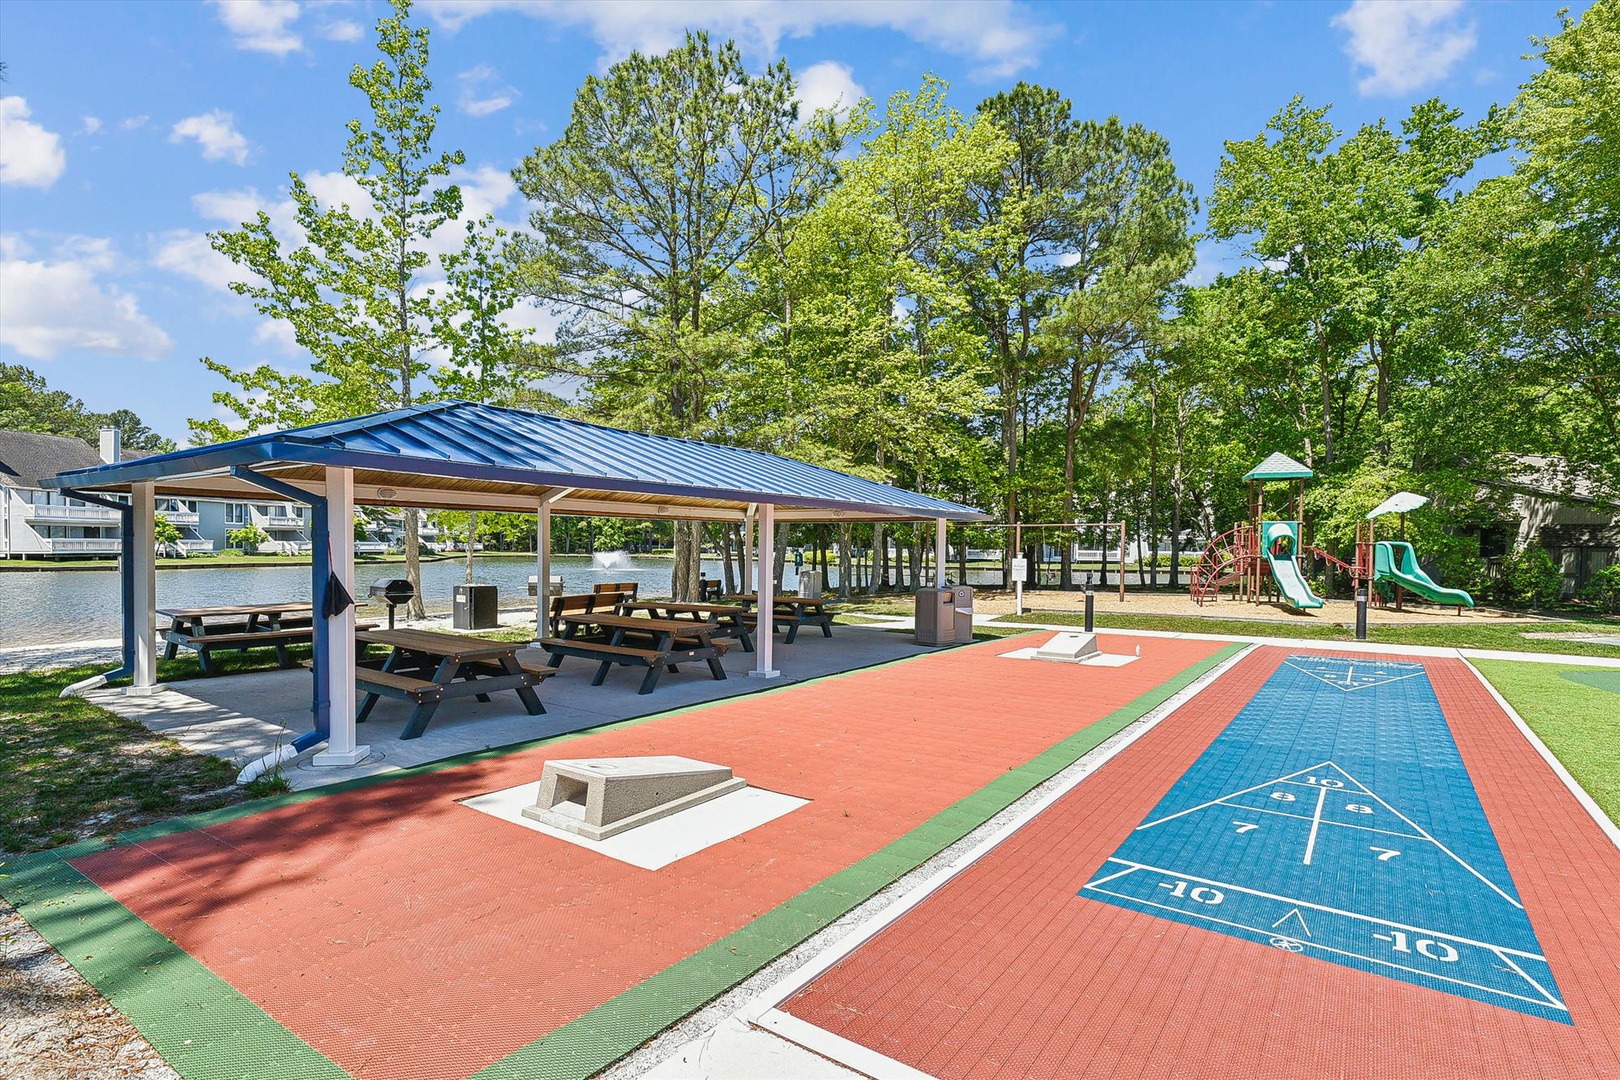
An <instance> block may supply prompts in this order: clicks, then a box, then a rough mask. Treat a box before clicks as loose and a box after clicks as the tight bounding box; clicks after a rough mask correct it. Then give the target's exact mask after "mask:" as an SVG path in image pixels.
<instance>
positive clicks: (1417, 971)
mask: <svg viewBox="0 0 1620 1080" xmlns="http://www.w3.org/2000/svg"><path fill="white" fill-rule="evenodd" d="M1183 876H1185V875H1183ZM1087 888H1090V886H1089V885H1088V886H1087ZM1096 891H1097V892H1100V893H1102V894H1103V895H1104V896H1114V897H1118V898H1119V899H1121V900H1128V901H1130V902H1131V903H1134V904H1146V905H1147V906H1149V907H1156V908H1163V909H1164V910H1165V911H1171V912H1174V913H1176V914H1177V915H1190V916H1192V917H1193V918H1195V919H1203V920H1205V921H1206V922H1212V923H1219V924H1221V925H1222V926H1230V927H1234V928H1235V929H1238V930H1248V931H1249V932H1250V933H1254V934H1260V935H1262V936H1265V937H1272V938H1274V937H1278V936H1279V935H1277V934H1275V933H1272V932H1271V931H1270V930H1263V929H1261V928H1260V927H1257V926H1249V925H1248V924H1247V923H1239V922H1233V921H1231V920H1230V919H1217V918H1216V917H1215V916H1213V915H1206V914H1204V913H1203V912H1201V911H1188V910H1186V909H1184V908H1178V907H1171V906H1170V905H1169V904H1160V903H1155V902H1154V901H1152V900H1141V899H1138V898H1137V897H1134V896H1126V895H1125V894H1123V893H1116V892H1110V891H1109V890H1107V889H1098V890H1096ZM1282 936H1286V935H1282ZM1442 936H1443V935H1442ZM1289 940H1290V941H1297V942H1299V943H1300V944H1301V945H1305V946H1308V947H1310V948H1313V949H1320V950H1322V951H1323V952H1330V953H1336V954H1338V955H1339V956H1348V957H1352V958H1353V959H1356V960H1363V961H1365V962H1367V963H1369V964H1382V965H1383V966H1385V967H1392V968H1394V969H1395V970H1397V971H1406V972H1410V973H1411V974H1413V975H1417V976H1419V977H1422V978H1428V979H1438V980H1439V981H1441V982H1449V983H1456V984H1457V985H1458V986H1466V987H1469V988H1470V989H1473V990H1478V991H1480V992H1481V993H1486V994H1496V995H1499V996H1501V997H1507V998H1513V999H1514V1000H1515V1001H1523V1002H1527V1003H1529V1004H1531V1005H1542V1006H1547V1007H1550V1008H1555V1009H1560V1010H1562V1011H1564V1012H1568V1011H1569V1007H1568V1006H1566V1005H1565V1004H1564V1003H1563V1002H1561V1001H1559V1000H1558V999H1557V998H1555V997H1553V996H1552V995H1551V994H1547V991H1546V990H1545V989H1543V988H1542V986H1541V985H1540V984H1539V983H1537V982H1536V981H1535V980H1534V979H1532V978H1530V976H1528V975H1524V972H1523V971H1522V970H1520V969H1519V966H1518V965H1517V964H1514V965H1513V967H1514V970H1515V971H1518V972H1519V974H1520V975H1524V978H1525V980H1526V981H1527V982H1529V983H1530V985H1531V986H1534V987H1535V988H1536V989H1537V990H1540V991H1541V992H1542V993H1543V994H1547V1000H1545V1001H1538V1000H1536V999H1535V998H1532V997H1525V996H1524V995H1523V994H1515V993H1514V992H1513V991H1511V990H1499V989H1497V988H1496V987H1494V986H1483V985H1481V984H1479V983H1475V982H1469V981H1468V980H1467V979H1458V978H1455V977H1454V976H1451V975H1438V974H1436V973H1434V972H1432V971H1424V970H1423V969H1422V968H1414V967H1407V966H1406V965H1405V964H1397V963H1395V962H1394V961H1393V960H1380V959H1379V958H1378V957H1376V956H1367V955H1365V954H1363V953H1357V952H1350V951H1349V950H1348V949H1335V948H1334V947H1333V946H1331V945H1323V944H1322V943H1321V942H1319V941H1310V940H1306V939H1303V938H1296V937H1290V938H1289ZM1452 940H1453V941H1460V940H1462V939H1460V938H1452ZM1484 948H1485V949H1486V951H1488V952H1494V953H1496V954H1497V955H1499V956H1500V955H1501V952H1502V950H1500V949H1498V948H1496V947H1495V946H1490V945H1487V946H1484ZM1503 959H1507V958H1506V957H1503ZM1509 963H1512V961H1509Z"/></svg>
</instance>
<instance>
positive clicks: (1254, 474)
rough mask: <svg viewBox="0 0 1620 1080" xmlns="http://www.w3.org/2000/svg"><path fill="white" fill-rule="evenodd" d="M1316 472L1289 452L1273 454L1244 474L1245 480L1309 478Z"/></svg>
mask: <svg viewBox="0 0 1620 1080" xmlns="http://www.w3.org/2000/svg"><path fill="white" fill-rule="evenodd" d="M1315 475H1316V474H1315V473H1314V472H1312V471H1311V470H1310V469H1309V468H1308V467H1307V466H1304V465H1301V464H1300V463H1299V462H1297V461H1295V460H1294V459H1293V458H1291V457H1289V456H1288V455H1287V454H1282V453H1277V454H1272V455H1271V456H1270V457H1268V458H1266V460H1264V461H1262V462H1261V463H1260V464H1258V465H1256V466H1255V467H1254V468H1252V469H1250V470H1249V471H1248V472H1247V473H1245V474H1244V475H1243V479H1244V480H1309V479H1310V478H1311V477H1313V476H1315Z"/></svg>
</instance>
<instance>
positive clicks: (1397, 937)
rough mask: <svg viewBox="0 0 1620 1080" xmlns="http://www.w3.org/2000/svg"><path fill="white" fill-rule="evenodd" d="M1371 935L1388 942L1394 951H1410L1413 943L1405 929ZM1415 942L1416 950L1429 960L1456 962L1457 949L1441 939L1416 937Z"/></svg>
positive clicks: (1446, 962)
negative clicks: (1408, 938)
mask: <svg viewBox="0 0 1620 1080" xmlns="http://www.w3.org/2000/svg"><path fill="white" fill-rule="evenodd" d="M1373 937H1374V938H1375V939H1376V940H1378V941H1387V942H1389V943H1390V948H1391V949H1392V950H1394V951H1395V952H1401V953H1409V952H1411V951H1412V944H1413V943H1411V942H1409V941H1408V940H1407V937H1406V931H1405V930H1391V931H1390V932H1389V933H1388V934H1374V935H1373ZM1415 944H1416V945H1417V951H1418V952H1420V953H1422V954H1423V955H1424V956H1426V957H1428V958H1429V959H1430V960H1439V961H1440V962H1442V963H1445V964H1455V963H1456V962H1457V950H1456V949H1454V948H1452V947H1451V946H1450V945H1447V944H1446V943H1445V942H1443V941H1435V940H1433V939H1431V938H1418V939H1417V941H1416V943H1415Z"/></svg>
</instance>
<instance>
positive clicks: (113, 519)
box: [26, 503, 196, 525]
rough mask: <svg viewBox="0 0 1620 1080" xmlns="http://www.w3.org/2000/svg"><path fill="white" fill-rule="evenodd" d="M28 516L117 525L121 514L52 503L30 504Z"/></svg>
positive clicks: (50, 520)
mask: <svg viewBox="0 0 1620 1080" xmlns="http://www.w3.org/2000/svg"><path fill="white" fill-rule="evenodd" d="M192 516H193V517H195V516H196V515H195V514H193V515H192ZM26 517H27V518H28V520H29V521H49V522H53V523H56V524H69V523H75V522H84V523H86V524H93V525H106V524H109V523H110V524H115V525H116V524H117V523H118V518H119V514H118V511H117V510H109V509H107V508H106V507H104V506H63V505H61V504H59V503H52V504H50V505H48V506H34V505H30V506H29V507H28V511H27V514H26Z"/></svg>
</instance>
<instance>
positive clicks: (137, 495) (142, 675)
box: [126, 483, 157, 697]
mask: <svg viewBox="0 0 1620 1080" xmlns="http://www.w3.org/2000/svg"><path fill="white" fill-rule="evenodd" d="M129 503H130V506H131V508H133V510H134V511H135V513H134V515H133V518H132V520H131V525H132V526H133V527H132V528H131V529H130V531H131V532H132V533H133V534H134V535H133V536H131V537H130V538H129V539H128V540H127V541H126V543H128V544H131V545H133V550H131V551H130V552H128V556H129V558H130V560H131V563H132V565H133V566H134V570H135V596H134V608H135V671H134V672H133V675H134V682H133V684H132V685H131V686H130V688H129V690H128V693H130V694H133V695H135V696H138V697H144V696H145V695H147V694H150V693H152V692H153V691H155V690H156V689H157V631H156V630H155V628H154V627H155V626H156V622H157V535H156V530H157V515H156V512H155V507H156V501H155V499H154V497H153V494H152V485H151V484H150V483H146V484H131V485H130V489H129Z"/></svg>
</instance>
